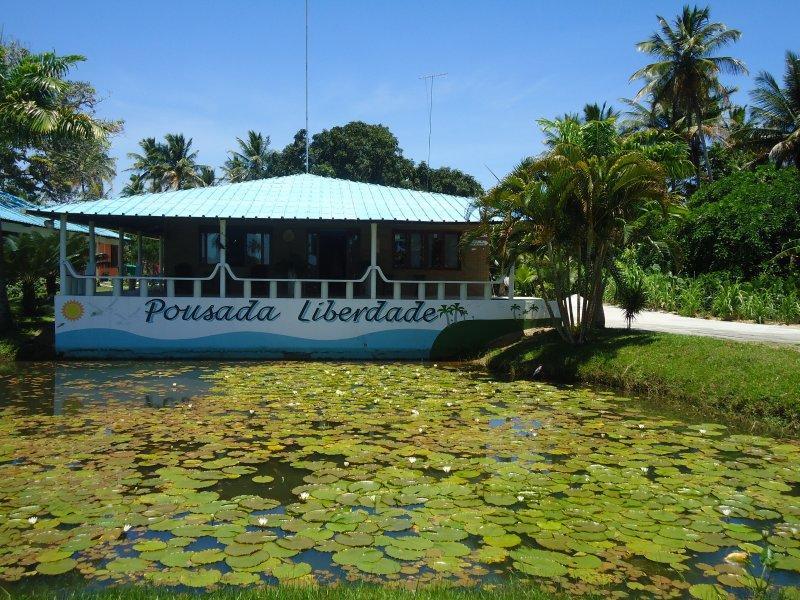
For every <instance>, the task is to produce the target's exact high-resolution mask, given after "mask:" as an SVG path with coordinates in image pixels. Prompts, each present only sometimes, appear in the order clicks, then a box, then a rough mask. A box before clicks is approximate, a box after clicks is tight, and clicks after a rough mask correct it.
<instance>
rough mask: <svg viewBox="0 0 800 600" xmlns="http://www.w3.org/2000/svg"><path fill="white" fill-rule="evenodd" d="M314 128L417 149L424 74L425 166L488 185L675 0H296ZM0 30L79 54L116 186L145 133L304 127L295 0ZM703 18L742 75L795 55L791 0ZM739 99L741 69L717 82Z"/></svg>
mask: <svg viewBox="0 0 800 600" xmlns="http://www.w3.org/2000/svg"><path fill="white" fill-rule="evenodd" d="M310 1H311V4H310V14H311V23H310V28H311V49H310V52H311V67H310V72H311V85H310V95H311V119H310V123H311V124H310V129H311V131H312V133H313V132H317V131H319V130H321V129H323V128H328V127H331V126H333V125H340V124H343V123H346V122H348V121H351V120H355V119H360V120H364V121H367V122H372V123H383V124H385V125H387V126H389V128H390V129H391V130H392V131H393V132H394V133H395V135H397V137H398V138H399V140H400V145H401V147H402V148H403V149H404V151H405V154H406V156H408V157H410V158H412V159H414V160H416V161H419V160H424V159H425V158H426V156H427V134H428V131H427V104H426V94H425V87H424V83H423V82H422V81H421V80H420V79H419V77H420V75H422V74H426V73H438V72H447V73H448V75H447V77H446V78H445V79H444V80H438V81H437V84H436V90H435V104H434V115H433V148H432V157H431V163H432V164H433V165H434V166H441V165H448V166H452V167H456V168H459V169H463V170H465V171H467V172H469V173H472V174H473V175H475V176H476V177H477V178H478V179H479V180H480V181H481V182H482V183H484V184H485V185H488V184H491V183H492V181H493V177H492V175H491V173H490V172H489V170H488V169H487V166H488V167H489V168H491V169H492V170H493V171H494V172H496V173H498V174H503V173H505V172H507V171H508V170H509V169H510V168H511V167H513V166H514V164H516V163H517V162H518V161H519V159H520V158H522V157H523V156H526V155H530V154H534V153H537V152H539V151H540V150H541V137H540V135H539V133H538V130H537V127H536V123H535V120H536V119H537V118H539V117H542V116H555V115H558V114H562V113H564V112H566V111H575V110H578V109H580V107H581V106H582V105H583V104H584V103H585V102H592V101H601V102H602V101H603V100H605V101H609V102H612V103H614V104H617V105H619V102H618V99H619V98H621V97H632V96H634V95H635V93H636V91H637V87H636V86H635V85H634V84H630V83H629V82H628V77H629V76H630V74H631V73H632V72H633V71H635V70H636V69H637V68H639V67H640V66H642V65H643V64H645V60H646V58H645V56H644V55H642V54H639V53H638V52H636V50H635V48H634V45H635V43H636V42H637V41H640V40H642V39H644V38H645V37H647V35H648V34H649V33H650V32H651V31H652V30H653V29H654V28H655V27H656V24H657V23H656V18H655V16H656V14H657V13H658V14H662V15H664V16H667V17H670V18H671V17H672V16H673V15H674V14H676V13H677V12H678V10H679V9H680V6H681V3H680V2H671V1H658V2H655V1H641V0H637V1H634V0H630V1H627V2H621V1H612V0H606V1H603V2H597V1H589V0H587V1H581V2H575V1H566V0H564V1H561V2H557V3H545V2H538V1H537V2H534V1H533V0H529V1H519V2H515V1H510V0H509V1H505V0H492V1H490V0H486V1H482V2H478V1H471V2H466V1H464V0H461V1H455V0H452V1H451V0H436V1H432V0H428V1H422V0H402V1H400V0H397V1H394V2H388V1H385V0H372V1H366V0H359V1H356V0H351V1H343V0H341V1H335V2H334V1H333V0H310ZM3 4H4V6H3V9H2V11H1V12H0V25H2V29H3V32H4V33H3V35H4V37H5V38H6V39H9V38H11V39H15V40H17V41H19V42H21V43H22V44H24V45H26V46H28V47H30V48H31V49H32V50H34V51H44V50H55V51H56V52H58V53H61V54H68V53H77V54H83V55H84V56H86V58H87V61H86V62H85V63H83V64H82V65H81V66H80V67H79V68H78V69H77V70H76V71H75V73H74V78H76V79H83V80H86V81H89V82H91V83H92V84H93V85H94V86H95V87H96V88H97V90H98V92H99V95H100V96H101V97H102V98H103V102H102V104H101V106H100V114H101V115H102V116H104V117H109V118H119V119H123V120H124V121H125V131H124V133H122V134H121V135H119V136H117V137H116V138H115V139H114V143H113V155H114V156H115V157H117V158H118V163H117V170H118V172H119V176H118V177H117V182H116V185H115V191H119V189H120V188H121V185H123V182H124V180H126V179H127V176H128V174H126V173H125V172H124V169H126V168H127V167H128V166H129V160H128V159H127V157H126V155H127V153H128V152H131V151H135V150H136V146H137V142H138V140H140V139H141V138H143V137H146V136H162V135H163V134H165V133H169V132H182V133H184V134H186V135H187V136H189V137H192V138H194V144H195V146H196V148H197V149H198V150H199V151H200V155H199V159H200V161H201V162H202V163H205V164H210V165H212V166H214V167H219V165H220V164H221V163H222V162H223V161H224V160H225V155H226V151H227V150H229V149H231V148H232V147H233V146H234V143H235V138H236V137H237V136H240V137H241V136H244V135H245V133H246V131H247V130H248V129H256V130H258V131H262V132H263V133H265V134H268V135H270V136H271V138H272V144H273V147H275V148H277V149H280V148H282V147H283V146H284V145H286V144H287V143H289V142H290V141H291V138H292V136H293V134H294V133H295V132H296V131H297V130H298V129H300V128H302V127H303V124H304V105H303V96H304V92H303V2H302V0H270V1H261V2H244V1H240V2H224V3H223V2H210V1H209V2H206V1H202V0H195V1H192V2H184V1H182V0H170V1H169V2H165V1H160V2H149V1H145V0H139V1H137V2H109V1H107V0H106V1H103V2H97V1H82V2H63V1H52V2H38V1H35V0H28V1H26V2H19V1H17V2H13V1H12V0H4V2H3ZM711 6H712V16H713V17H714V19H715V20H720V21H723V22H725V23H727V24H728V25H729V26H730V27H735V28H738V29H740V30H741V31H742V32H743V35H742V39H741V40H740V42H739V43H738V44H736V45H735V46H733V47H731V48H730V50H729V53H731V54H733V55H734V56H737V57H739V58H741V59H743V60H744V61H745V62H746V63H747V66H748V67H749V69H750V71H751V76H752V75H754V74H755V73H756V72H758V71H760V70H768V71H771V72H773V74H775V75H776V76H778V75H780V74H781V73H782V70H783V55H784V52H785V51H786V50H787V49H790V48H792V46H794V47H793V48H792V49H794V50H795V51H800V47H798V43H800V39H798V37H797V23H800V2H797V1H796V0H794V1H789V0H786V1H758V2H756V1H753V0H749V1H742V0H736V1H732V0H730V1H728V0H726V1H725V2H722V1H717V2H715V3H713V4H712V5H711ZM728 82H729V83H731V84H735V85H737V86H739V88H740V89H741V90H742V91H741V92H740V94H739V96H738V100H739V101H740V102H745V101H746V91H747V90H748V89H749V88H750V87H751V77H745V76H743V77H737V78H733V79H729V81H728Z"/></svg>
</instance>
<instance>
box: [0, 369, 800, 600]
mask: <svg viewBox="0 0 800 600" xmlns="http://www.w3.org/2000/svg"><path fill="white" fill-rule="evenodd" d="M798 482H800V446H798V445H797V444H795V443H794V442H782V441H779V440H775V439H771V438H768V437H763V436H754V435H747V434H744V433H741V432H735V431H729V430H728V429H727V428H726V427H724V426H722V425H719V424H715V423H703V422H699V421H695V422H691V421H687V420H685V419H682V418H681V417H680V416H676V415H669V414H665V413H662V412H658V411H655V410H653V409H652V407H650V406H646V405H644V404H641V403H639V402H638V401H635V400H632V399H629V398H622V397H617V396H615V395H613V394H611V393H609V392H605V391H596V390H590V389H584V388H577V387H576V388H570V387H567V388H556V387H552V386H547V385H543V384H537V383H531V382H524V381H520V382H500V381H495V380H492V379H490V378H488V377H487V376H485V375H483V374H481V373H476V372H467V371H462V370H460V369H459V368H458V367H457V366H450V367H446V368H435V367H433V366H422V365H410V364H388V365H380V364H366V363H364V364H345V363H342V364H337V363H313V362H307V363H291V364H282V363H270V364H264V365H260V364H257V363H243V364H231V363H222V364H220V363H212V362H207V363H203V362H200V363H191V364H184V363H144V362H131V363H109V364H105V363H64V364H57V365H50V364H45V363H30V364H24V363H20V364H18V365H16V367H15V368H14V369H13V370H12V371H10V372H9V371H7V372H5V373H4V374H0V515H2V517H3V518H0V548H3V549H4V550H3V552H0V580H4V581H6V582H12V583H11V585H17V584H15V583H13V582H15V581H18V580H21V579H23V580H28V581H30V580H31V575H33V576H34V581H40V580H41V581H49V582H53V581H55V582H60V583H63V582H66V581H73V580H74V578H75V577H78V576H81V577H83V580H84V581H86V584H87V585H95V584H97V583H101V584H105V583H109V582H117V581H119V582H126V581H140V580H147V581H149V582H152V583H156V584H162V585H168V586H173V587H197V588H206V587H209V586H214V585H219V584H228V585H253V584H257V583H262V584H264V583H275V582H277V581H291V580H301V579H308V578H313V579H315V580H316V581H318V582H320V583H325V582H332V581H337V580H340V579H342V578H348V579H363V580H372V581H387V580H400V579H407V580H411V581H414V582H423V583H424V582H432V581H438V580H442V579H445V580H449V581H452V582H456V583H461V584H475V583H480V582H495V581H503V580H506V579H507V578H509V577H511V576H513V577H520V576H523V577H531V578H533V579H535V580H536V581H537V582H538V583H539V584H541V585H544V586H547V587H551V588H553V589H557V588H558V589H566V590H567V591H570V592H574V593H582V592H585V591H589V590H595V589H597V588H598V586H599V587H602V588H604V589H608V590H615V591H617V592H619V593H621V594H625V593H633V594H643V595H646V596H662V597H673V596H681V595H686V594H688V593H689V591H690V586H692V585H695V586H696V585H699V584H703V585H717V586H721V587H720V589H724V590H726V591H727V592H731V593H734V594H739V595H741V594H743V593H744V592H743V587H742V586H744V585H746V584H747V583H748V581H749V580H748V579H747V573H748V569H747V568H746V567H745V566H744V565H743V564H742V562H741V561H742V559H743V558H748V557H749V560H751V561H752V562H753V563H754V565H755V566H754V568H755V569H758V568H759V557H758V554H759V552H760V551H761V549H762V548H764V547H767V546H768V547H770V548H772V549H773V550H774V553H775V555H776V557H777V561H776V565H775V566H776V569H775V581H776V582H777V583H778V584H779V585H796V584H797V582H798V578H800V575H799V573H800V496H798V492H799V491H800V487H798ZM4 585H5V584H4ZM700 589H702V588H695V589H694V590H693V591H694V592H698V593H699V591H700Z"/></svg>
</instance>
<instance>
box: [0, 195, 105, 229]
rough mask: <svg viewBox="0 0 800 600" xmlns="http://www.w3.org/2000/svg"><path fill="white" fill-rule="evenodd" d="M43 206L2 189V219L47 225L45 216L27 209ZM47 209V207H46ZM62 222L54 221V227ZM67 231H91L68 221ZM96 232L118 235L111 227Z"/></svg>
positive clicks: (28, 224) (31, 224)
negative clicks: (33, 213) (31, 212)
mask: <svg viewBox="0 0 800 600" xmlns="http://www.w3.org/2000/svg"><path fill="white" fill-rule="evenodd" d="M42 208H43V207H41V206H37V205H36V204H32V203H31V202H27V201H26V200H23V199H22V198H18V197H17V196H12V195H11V194H9V193H7V192H1V191H0V221H8V222H10V223H18V224H19V225H26V226H29V227H47V224H46V221H47V219H46V218H45V217H41V216H39V215H32V214H30V213H28V212H26V211H30V210H39V209H42ZM44 210H47V209H44ZM60 226H61V223H60V221H59V220H58V219H55V220H54V221H53V228H54V229H58V228H59V227H60ZM67 231H72V232H75V233H86V234H88V233H89V228H88V227H86V226H85V225H77V224H75V223H67ZM94 231H95V234H96V235H100V236H103V237H117V232H116V231H111V230H110V229H103V228H101V227H96V228H95V230H94Z"/></svg>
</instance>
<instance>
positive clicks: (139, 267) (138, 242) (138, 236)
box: [136, 233, 144, 277]
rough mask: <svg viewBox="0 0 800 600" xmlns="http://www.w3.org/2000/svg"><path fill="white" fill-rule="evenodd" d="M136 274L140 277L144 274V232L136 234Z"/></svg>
mask: <svg viewBox="0 0 800 600" xmlns="http://www.w3.org/2000/svg"><path fill="white" fill-rule="evenodd" d="M136 274H137V275H139V276H140V277H141V276H142V275H144V270H143V269H142V234H141V233H137V234H136Z"/></svg>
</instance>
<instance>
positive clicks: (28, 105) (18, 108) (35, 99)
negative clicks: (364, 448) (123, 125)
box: [0, 45, 108, 146]
mask: <svg viewBox="0 0 800 600" xmlns="http://www.w3.org/2000/svg"><path fill="white" fill-rule="evenodd" d="M84 60H86V59H85V58H84V57H83V56H79V55H77V54H73V55H69V56H56V55H55V54H54V53H52V52H46V53H44V54H30V53H29V52H27V51H20V52H18V53H17V56H13V52H12V49H11V48H9V47H7V46H3V45H0V139H2V141H3V142H4V143H9V144H15V145H17V146H26V145H29V144H31V143H32V142H35V141H36V140H40V139H43V138H46V137H52V136H56V135H58V136H62V137H73V136H74V137H76V138H79V139H102V138H105V136H106V134H107V133H108V130H107V127H106V125H105V124H104V123H103V122H102V121H99V120H97V119H94V118H93V117H92V115H89V114H87V113H84V112H81V111H76V110H70V107H69V105H66V106H65V103H64V102H63V100H64V97H65V95H66V94H67V93H68V91H69V90H70V85H71V84H70V82H69V81H68V80H66V79H64V78H65V77H66V75H67V73H68V72H69V70H70V69H71V68H72V67H73V66H75V65H76V64H77V63H79V62H81V61H84Z"/></svg>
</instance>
